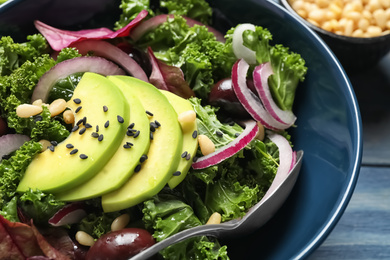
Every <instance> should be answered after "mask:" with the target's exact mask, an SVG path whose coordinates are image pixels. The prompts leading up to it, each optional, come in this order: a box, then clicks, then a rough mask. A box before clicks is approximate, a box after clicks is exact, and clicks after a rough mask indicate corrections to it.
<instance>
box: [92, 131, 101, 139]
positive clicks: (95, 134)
mask: <svg viewBox="0 0 390 260" xmlns="http://www.w3.org/2000/svg"><path fill="white" fill-rule="evenodd" d="M91 136H92V137H93V138H98V137H99V134H98V133H96V132H92V134H91Z"/></svg>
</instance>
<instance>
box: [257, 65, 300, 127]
mask: <svg viewBox="0 0 390 260" xmlns="http://www.w3.org/2000/svg"><path fill="white" fill-rule="evenodd" d="M272 74H273V71H272V67H271V64H270V63H269V62H266V63H263V64H260V65H259V66H256V68H255V69H254V71H253V83H254V85H255V88H256V91H257V93H258V94H259V97H260V99H261V102H262V103H263V105H264V107H265V109H266V110H267V111H268V113H269V114H270V115H271V116H272V117H273V118H275V119H276V120H277V121H278V122H280V123H283V124H286V125H289V126H292V125H293V124H294V122H295V120H296V119H297V118H296V116H295V115H294V114H293V112H291V111H285V110H282V109H280V108H279V107H278V105H277V104H276V103H275V101H274V100H273V98H272V94H271V91H270V89H269V85H268V77H269V76H271V75H272Z"/></svg>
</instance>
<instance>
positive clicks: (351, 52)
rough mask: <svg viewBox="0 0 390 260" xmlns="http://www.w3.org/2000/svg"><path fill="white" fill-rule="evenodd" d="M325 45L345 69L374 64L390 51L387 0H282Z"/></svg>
mask: <svg viewBox="0 0 390 260" xmlns="http://www.w3.org/2000/svg"><path fill="white" fill-rule="evenodd" d="M281 3H282V4H283V6H284V7H285V8H286V9H287V10H289V11H290V12H291V13H292V14H294V15H295V16H296V17H298V19H300V20H301V21H303V22H304V23H305V24H306V25H307V26H308V27H310V28H311V29H313V30H314V31H315V32H317V34H318V35H319V36H320V37H321V38H322V39H323V40H324V41H325V42H326V44H328V46H329V47H330V48H331V49H332V51H333V52H334V53H335V55H336V56H337V58H338V59H339V60H340V62H341V64H342V65H343V67H344V68H345V69H346V71H347V72H351V73H354V72H359V71H362V70H365V69H368V68H371V67H373V66H375V64H376V63H378V62H379V60H380V59H381V58H383V57H384V56H385V55H386V54H387V53H388V52H389V51H390V0H281Z"/></svg>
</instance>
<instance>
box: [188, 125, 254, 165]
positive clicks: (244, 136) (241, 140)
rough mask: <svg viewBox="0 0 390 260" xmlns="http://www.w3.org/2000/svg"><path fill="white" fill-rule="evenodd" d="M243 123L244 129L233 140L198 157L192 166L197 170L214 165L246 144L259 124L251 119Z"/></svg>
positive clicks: (252, 137)
mask: <svg viewBox="0 0 390 260" xmlns="http://www.w3.org/2000/svg"><path fill="white" fill-rule="evenodd" d="M243 124H244V125H245V129H244V131H243V132H242V133H241V134H240V135H239V136H238V137H237V138H236V139H235V140H234V141H232V142H230V143H229V144H228V145H226V146H224V147H222V148H220V149H218V150H217V151H215V152H213V153H211V154H208V155H206V156H203V157H200V158H199V159H198V160H196V162H194V163H193V164H192V168H194V169H196V170H197V169H204V168H207V167H209V166H213V165H216V164H218V163H220V162H222V161H223V160H226V159H227V158H229V157H231V156H233V155H235V154H236V153H238V152H239V151H241V150H242V149H243V148H244V147H245V146H246V145H248V144H249V143H250V142H251V141H252V140H253V139H254V138H255V137H256V135H257V133H258V132H259V126H258V125H257V123H256V121H253V120H249V121H245V122H243Z"/></svg>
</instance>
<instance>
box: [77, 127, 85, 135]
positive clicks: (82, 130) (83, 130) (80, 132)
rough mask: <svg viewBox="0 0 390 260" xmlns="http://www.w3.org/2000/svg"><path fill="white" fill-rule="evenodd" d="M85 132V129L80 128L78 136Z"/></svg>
mask: <svg viewBox="0 0 390 260" xmlns="http://www.w3.org/2000/svg"><path fill="white" fill-rule="evenodd" d="M86 130H87V128H81V129H80V131H79V134H80V135H82V134H84V133H85V131H86Z"/></svg>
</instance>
